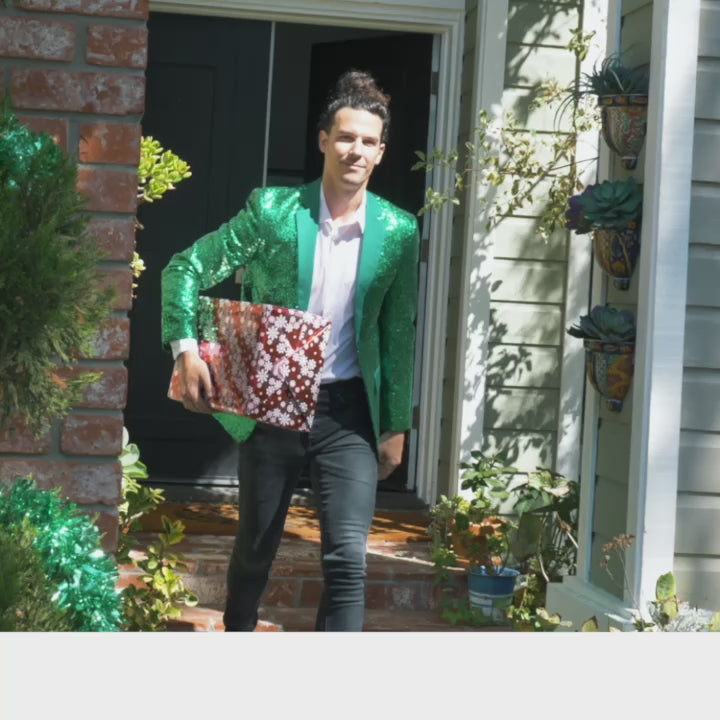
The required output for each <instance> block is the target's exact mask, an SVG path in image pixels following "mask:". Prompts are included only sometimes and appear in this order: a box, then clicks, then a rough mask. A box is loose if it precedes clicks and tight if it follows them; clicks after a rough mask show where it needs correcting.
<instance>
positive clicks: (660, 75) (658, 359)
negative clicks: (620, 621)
mask: <svg viewBox="0 0 720 720" xmlns="http://www.w3.org/2000/svg"><path fill="white" fill-rule="evenodd" d="M700 6H701V0H685V2H682V3H677V2H670V0H655V3H654V5H653V28H652V46H651V58H650V99H649V106H648V130H647V138H646V141H645V142H646V146H645V181H644V193H643V195H644V197H643V220H642V238H641V247H642V251H641V253H640V266H639V278H638V298H639V301H638V311H637V318H636V324H637V327H638V335H637V338H636V346H635V348H636V350H635V370H634V387H633V398H632V401H633V418H632V426H631V432H632V436H631V437H632V445H631V449H630V473H629V478H630V483H629V489H628V514H627V527H628V532H629V533H630V534H634V535H635V538H636V540H635V543H634V545H633V546H632V548H631V552H629V553H628V574H629V578H630V584H631V588H630V590H631V592H632V595H633V596H634V597H635V598H637V599H638V602H639V603H640V607H641V608H644V607H645V604H646V602H647V601H648V600H650V599H652V598H653V597H654V596H655V583H656V581H657V578H658V577H659V576H660V575H662V574H663V573H666V572H668V571H670V570H672V568H673V560H674V555H675V519H676V513H677V485H678V458H679V453H680V407H681V401H682V383H683V351H684V347H685V321H686V309H685V306H686V303H687V266H688V253H689V244H690V196H691V189H692V158H693V145H694V132H695V130H694V128H695V86H696V82H697V65H698V38H699V30H700ZM629 599H630V597H627V598H626V600H629Z"/></svg>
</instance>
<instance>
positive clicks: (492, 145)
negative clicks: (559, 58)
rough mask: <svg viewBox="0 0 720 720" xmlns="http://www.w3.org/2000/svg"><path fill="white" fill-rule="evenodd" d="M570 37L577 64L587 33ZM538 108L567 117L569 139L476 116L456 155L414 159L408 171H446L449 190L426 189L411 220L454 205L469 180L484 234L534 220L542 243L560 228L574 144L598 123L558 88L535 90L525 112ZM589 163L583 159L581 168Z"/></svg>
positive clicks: (591, 109)
mask: <svg viewBox="0 0 720 720" xmlns="http://www.w3.org/2000/svg"><path fill="white" fill-rule="evenodd" d="M572 35H573V38H572V40H571V42H570V43H569V44H568V46H567V49H568V50H569V51H570V52H571V53H573V55H574V56H575V57H576V58H577V59H578V60H582V59H584V58H585V56H586V55H587V52H588V50H589V44H590V41H591V39H592V37H593V35H594V33H589V34H583V33H582V30H577V31H575V32H573V33H572ZM538 108H545V109H547V110H551V111H554V112H555V114H556V117H560V116H565V115H568V117H569V123H570V128H569V131H568V132H555V133H536V132H534V131H532V130H528V129H526V128H525V127H523V126H522V123H521V120H520V119H519V118H518V116H517V114H516V113H514V112H512V111H509V112H507V113H505V115H504V117H502V118H498V117H493V116H492V115H491V113H490V112H488V111H487V110H482V111H481V112H480V113H479V114H478V117H477V121H476V126H475V127H474V128H473V130H472V134H471V138H470V140H469V141H468V142H466V143H465V146H464V148H463V149H462V150H459V149H452V150H450V151H447V152H446V151H443V150H442V149H440V148H435V149H434V150H433V152H432V153H431V154H430V155H426V154H425V153H424V152H422V151H419V150H418V151H416V153H415V154H416V155H417V157H418V162H417V163H415V165H414V166H413V170H424V171H425V172H426V173H430V172H432V171H434V170H435V169H437V168H446V169H449V170H451V171H452V172H453V173H454V177H455V181H454V185H453V187H451V188H449V189H447V190H445V191H443V192H440V191H437V190H434V189H433V188H432V187H429V188H428V189H427V191H426V197H425V204H424V205H423V207H422V208H421V209H420V211H419V212H418V215H423V214H425V213H427V212H430V211H439V210H441V209H442V208H443V207H444V206H445V205H446V204H448V203H450V204H453V205H459V204H460V196H461V194H462V193H463V192H464V191H465V190H466V189H467V188H468V187H469V185H470V180H471V179H473V178H474V179H475V180H476V182H477V183H478V184H479V185H482V186H485V188H487V189H488V191H489V192H488V193H487V195H486V196H485V195H484V194H483V196H482V197H479V200H480V202H481V203H482V204H483V205H484V206H485V209H486V217H487V223H486V228H487V230H488V231H490V230H492V229H493V228H494V227H497V226H498V225H499V224H500V223H501V222H502V221H503V219H504V218H505V217H507V216H510V215H514V214H522V215H535V214H539V215H540V218H539V220H538V228H537V230H538V234H539V235H540V237H541V238H543V240H547V239H548V238H549V237H550V235H551V234H552V233H553V232H555V231H556V230H558V229H561V228H563V227H564V225H565V213H566V211H567V209H568V200H569V198H570V196H572V194H573V193H576V192H580V191H581V190H582V189H583V183H582V181H581V179H580V175H581V166H580V164H579V161H578V160H577V154H578V142H579V140H580V138H581V136H582V135H584V134H585V133H588V132H593V131H598V130H599V129H600V115H599V111H598V108H597V107H596V104H595V103H593V102H591V101H590V99H589V98H588V97H586V96H585V94H583V93H578V92H575V89H571V90H567V89H565V88H562V87H561V86H560V85H559V83H557V82H556V81H551V82H548V83H544V84H542V85H540V86H539V87H538V88H537V90H536V92H535V94H534V96H533V97H532V99H531V102H530V104H529V109H530V110H534V109H538ZM568 111H569V113H568ZM592 160H593V158H588V159H587V160H584V161H583V162H591V161H592ZM540 198H542V208H541V209H540V210H539V213H536V212H535V211H534V210H532V212H531V207H532V205H533V204H534V203H535V202H537V201H538V200H539V199H540Z"/></svg>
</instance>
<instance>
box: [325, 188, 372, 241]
mask: <svg viewBox="0 0 720 720" xmlns="http://www.w3.org/2000/svg"><path fill="white" fill-rule="evenodd" d="M366 210H367V192H364V193H363V196H362V200H361V201H360V207H358V209H357V210H356V211H355V212H354V213H353V214H352V215H351V216H350V218H349V219H348V220H347V221H346V222H344V223H343V224H342V225H341V226H340V227H347V226H348V225H352V224H354V223H357V224H358V225H359V226H360V233H361V234H363V233H364V232H365V214H366ZM325 223H329V225H327V226H326V227H327V229H330V227H331V226H332V217H331V216H330V210H329V209H328V206H327V202H326V200H325V191H324V190H323V187H322V185H320V227H321V228H322V227H323V226H324V224H325Z"/></svg>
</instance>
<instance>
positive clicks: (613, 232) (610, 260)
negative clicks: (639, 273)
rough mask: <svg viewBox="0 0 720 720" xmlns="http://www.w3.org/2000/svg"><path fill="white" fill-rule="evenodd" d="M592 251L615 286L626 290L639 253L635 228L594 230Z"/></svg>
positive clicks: (638, 241)
mask: <svg viewBox="0 0 720 720" xmlns="http://www.w3.org/2000/svg"><path fill="white" fill-rule="evenodd" d="M593 251H594V254H595V259H596V260H597V262H598V265H600V267H601V268H602V269H603V270H604V271H605V272H606V273H607V274H608V275H610V277H612V278H613V284H614V285H615V287H616V288H618V290H627V289H628V288H629V287H630V278H631V277H632V274H633V271H634V270H635V265H636V264H637V259H638V255H639V254H640V234H639V232H638V230H637V228H625V229H618V228H600V229H598V230H594V231H593Z"/></svg>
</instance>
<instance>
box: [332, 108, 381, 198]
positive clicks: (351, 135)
mask: <svg viewBox="0 0 720 720" xmlns="http://www.w3.org/2000/svg"><path fill="white" fill-rule="evenodd" d="M381 136H382V119H381V118H379V117H378V116H377V115H374V114H373V113H370V112H368V111H367V110H355V109H353V108H349V107H344V108H340V110H338V111H337V112H336V113H335V122H334V123H333V126H332V128H330V134H328V133H326V132H325V131H324V130H321V131H320V137H319V145H320V152H322V153H323V154H324V155H325V166H324V168H323V180H324V181H325V182H328V181H329V182H330V183H333V184H335V185H336V186H337V187H338V188H342V189H344V190H352V189H359V188H361V187H364V186H365V185H367V182H368V180H369V179H370V175H371V174H372V171H373V170H374V169H375V166H376V165H377V164H378V163H379V162H380V160H381V159H382V156H383V152H384V151H385V144H384V143H382V142H380V138H381Z"/></svg>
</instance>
